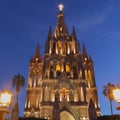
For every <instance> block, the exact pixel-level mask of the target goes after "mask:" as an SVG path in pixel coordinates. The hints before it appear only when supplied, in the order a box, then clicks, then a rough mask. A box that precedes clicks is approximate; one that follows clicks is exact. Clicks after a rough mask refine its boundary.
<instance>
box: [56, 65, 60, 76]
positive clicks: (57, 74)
mask: <svg viewBox="0 0 120 120" xmlns="http://www.w3.org/2000/svg"><path fill="white" fill-rule="evenodd" d="M60 71H61V67H60V64H57V65H56V77H59V76H60Z"/></svg>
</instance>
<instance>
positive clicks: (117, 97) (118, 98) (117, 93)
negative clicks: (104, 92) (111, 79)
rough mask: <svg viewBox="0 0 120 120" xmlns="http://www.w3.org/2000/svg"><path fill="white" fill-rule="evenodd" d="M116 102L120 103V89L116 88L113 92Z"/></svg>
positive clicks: (119, 107) (118, 108)
mask: <svg viewBox="0 0 120 120" xmlns="http://www.w3.org/2000/svg"><path fill="white" fill-rule="evenodd" d="M113 95H114V100H115V101H116V102H117V103H120V88H116V89H114V90H113ZM117 110H120V106H118V107H117Z"/></svg>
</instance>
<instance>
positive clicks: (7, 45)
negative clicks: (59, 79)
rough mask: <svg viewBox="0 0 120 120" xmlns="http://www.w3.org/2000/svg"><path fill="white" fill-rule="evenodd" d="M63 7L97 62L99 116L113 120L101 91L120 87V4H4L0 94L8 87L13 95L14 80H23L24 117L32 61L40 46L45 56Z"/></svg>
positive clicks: (36, 0) (90, 0) (77, 0)
mask: <svg viewBox="0 0 120 120" xmlns="http://www.w3.org/2000/svg"><path fill="white" fill-rule="evenodd" d="M60 3H62V4H63V5H64V10H63V12H64V16H65V21H66V24H67V26H68V29H69V33H70V34H71V31H72V27H73V26H75V29H76V33H77V39H78V40H79V41H80V44H81V48H82V44H83V43H85V45H86V48H87V52H88V54H90V55H91V56H92V59H93V61H94V70H95V77H96V84H97V87H98V96H99V102H100V106H101V113H102V115H106V114H110V106H109V101H108V99H107V98H106V97H104V96H103V94H102V91H103V86H104V85H106V84H107V83H108V82H111V83H113V84H118V83H119V84H120V13H119V12H120V0H0V91H2V90H4V89H6V88H7V87H8V88H10V90H11V91H12V92H13V93H14V94H15V90H14V89H13V88H12V86H11V79H12V77H13V76H14V75H15V74H17V73H20V74H21V75H23V76H25V79H26V81H25V82H26V83H25V87H23V88H21V92H20V96H19V108H20V115H21V116H23V112H24V102H25V95H26V86H27V78H28V70H29V60H30V58H31V56H32V55H33V54H34V52H35V48H36V45H37V43H38V42H39V43H40V46H41V51H40V52H41V54H42V56H44V45H45V41H46V39H47V35H48V29H49V26H50V25H51V26H52V32H53V33H54V30H55V26H56V23H57V15H58V11H59V10H58V7H57V6H58V5H59V4H60ZM117 105H118V104H117V103H115V102H114V101H113V108H114V109H113V112H114V113H115V114H117V113H120V112H119V111H117V110H115V109H116V107H117Z"/></svg>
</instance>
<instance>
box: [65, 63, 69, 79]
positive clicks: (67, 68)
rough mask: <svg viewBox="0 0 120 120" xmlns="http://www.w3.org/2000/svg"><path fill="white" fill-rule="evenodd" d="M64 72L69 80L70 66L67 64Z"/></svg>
mask: <svg viewBox="0 0 120 120" xmlns="http://www.w3.org/2000/svg"><path fill="white" fill-rule="evenodd" d="M65 71H66V73H67V75H68V78H70V65H69V64H66V66H65Z"/></svg>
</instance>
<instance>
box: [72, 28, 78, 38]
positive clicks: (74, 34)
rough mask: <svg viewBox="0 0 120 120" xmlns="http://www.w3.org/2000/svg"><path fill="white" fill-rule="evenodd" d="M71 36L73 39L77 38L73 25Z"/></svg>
mask: <svg viewBox="0 0 120 120" xmlns="http://www.w3.org/2000/svg"><path fill="white" fill-rule="evenodd" d="M72 38H73V40H77V37H76V31H75V27H74V26H73V29H72Z"/></svg>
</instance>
